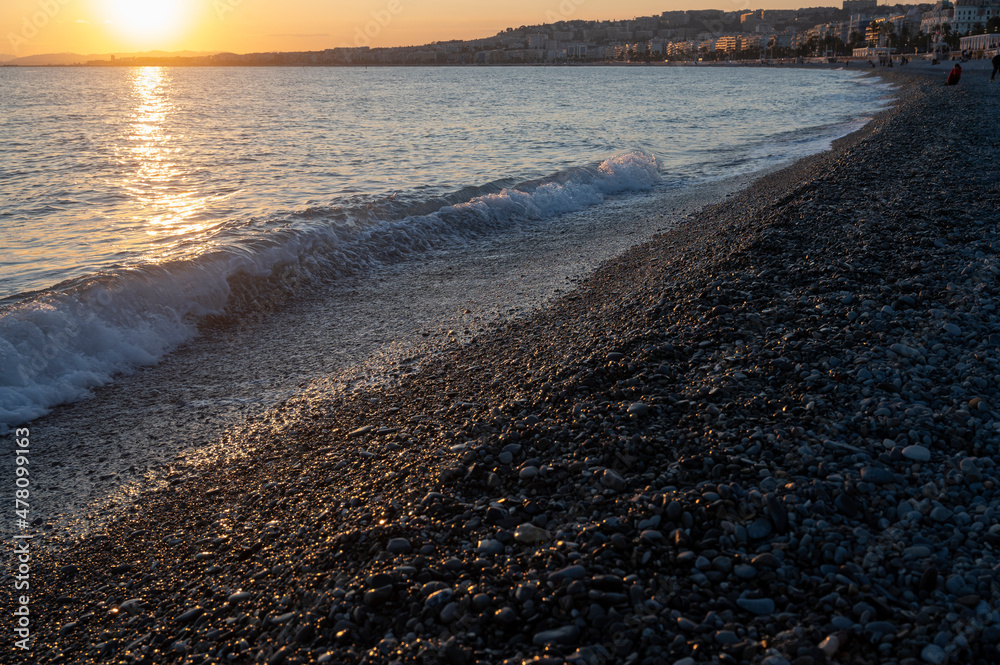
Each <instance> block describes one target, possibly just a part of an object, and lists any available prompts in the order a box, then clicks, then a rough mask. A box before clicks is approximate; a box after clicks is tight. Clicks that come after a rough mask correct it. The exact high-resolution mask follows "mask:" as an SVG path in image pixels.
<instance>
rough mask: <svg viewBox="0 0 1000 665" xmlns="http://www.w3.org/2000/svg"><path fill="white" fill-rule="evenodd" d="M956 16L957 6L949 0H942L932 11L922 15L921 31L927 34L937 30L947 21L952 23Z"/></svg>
mask: <svg viewBox="0 0 1000 665" xmlns="http://www.w3.org/2000/svg"><path fill="white" fill-rule="evenodd" d="M954 18H955V8H954V6H953V5H952V4H951V3H950V2H948V0H942V1H941V2H938V3H937V4H936V5H934V8H933V9H931V10H930V11H927V12H924V13H923V14H921V16H920V31H921V32H923V33H924V34H925V35H929V34H931V33H932V32H937V31H938V30H939V29H940V28H941V26H942V25H944V24H945V23H951V22H952V20H954Z"/></svg>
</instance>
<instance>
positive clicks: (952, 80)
mask: <svg viewBox="0 0 1000 665" xmlns="http://www.w3.org/2000/svg"><path fill="white" fill-rule="evenodd" d="M960 78H962V65H960V64H958V63H957V62H956V63H955V66H954V67H952V69H951V71H950V72H949V73H948V80H947V81H945V82H944V84H945V85H958V79H960Z"/></svg>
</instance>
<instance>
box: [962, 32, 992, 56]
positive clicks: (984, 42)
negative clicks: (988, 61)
mask: <svg viewBox="0 0 1000 665" xmlns="http://www.w3.org/2000/svg"><path fill="white" fill-rule="evenodd" d="M959 48H960V49H962V50H963V51H965V50H969V51H983V52H984V53H985V54H986V55H987V56H990V55H996V54H997V53H1000V33H993V34H992V35H971V36H969V37H962V39H961V40H959Z"/></svg>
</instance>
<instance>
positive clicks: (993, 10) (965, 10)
mask: <svg viewBox="0 0 1000 665" xmlns="http://www.w3.org/2000/svg"><path fill="white" fill-rule="evenodd" d="M954 12H955V13H954V16H953V18H952V22H951V31H952V32H956V33H958V34H960V35H964V34H967V33H969V32H971V31H972V30H975V29H977V28H978V29H984V28H986V24H987V23H988V22H989V20H990V19H991V18H993V17H995V16H1000V0H956V2H955V9H954Z"/></svg>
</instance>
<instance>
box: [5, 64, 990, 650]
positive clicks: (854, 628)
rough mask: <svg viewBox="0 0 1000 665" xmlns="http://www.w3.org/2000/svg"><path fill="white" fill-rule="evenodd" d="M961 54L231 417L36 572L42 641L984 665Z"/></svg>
mask: <svg viewBox="0 0 1000 665" xmlns="http://www.w3.org/2000/svg"><path fill="white" fill-rule="evenodd" d="M970 64H971V65H973V66H970V67H968V68H967V69H966V72H965V74H964V75H963V78H962V81H961V83H960V85H958V86H956V87H951V88H945V87H944V86H943V85H942V84H943V81H944V77H945V76H946V74H947V70H948V68H950V64H949V63H943V64H942V65H939V66H937V67H934V68H932V67H931V66H930V65H924V64H919V65H918V64H916V63H914V64H913V65H911V66H909V67H904V68H893V69H892V70H883V69H880V70H879V71H878V73H879V74H883V75H887V76H889V75H891V77H892V78H891V79H890V80H892V81H893V82H895V83H896V84H897V85H899V86H900V91H899V94H900V100H899V103H898V104H897V105H896V106H895V108H893V109H891V110H889V111H886V112H884V113H882V114H880V115H879V116H878V117H877V118H876V119H875V120H874V121H873V122H872V123H870V124H869V125H868V127H866V128H865V129H864V130H862V131H861V132H859V133H857V134H854V135H852V136H850V137H847V138H846V139H843V140H841V141H840V142H838V144H837V145H836V147H835V149H834V150H833V151H831V152H828V153H825V154H822V155H818V156H815V157H812V158H809V159H807V160H804V161H803V162H800V163H799V164H797V165H795V166H793V167H791V168H788V169H786V170H784V171H781V172H779V173H776V174H773V175H770V176H767V177H765V178H764V179H762V180H760V181H758V182H757V183H756V184H755V185H754V186H753V187H751V188H750V189H748V190H746V191H744V192H742V193H740V194H738V195H735V196H733V197H730V198H728V199H727V200H726V201H724V202H722V203H720V204H718V205H716V206H713V207H709V208H707V209H705V210H702V211H700V212H699V213H698V214H696V215H694V216H693V217H691V218H689V219H686V220H679V224H678V226H677V227H676V228H675V229H674V230H672V231H670V232H668V233H666V234H664V235H663V236H661V237H659V238H657V239H655V240H654V241H652V242H650V243H647V244H645V245H643V246H640V247H638V248H636V249H634V250H632V251H629V252H628V253H627V254H625V255H624V256H622V257H620V258H619V259H617V260H615V261H612V262H610V263H608V264H606V265H605V266H604V267H602V268H601V269H599V270H598V271H596V272H595V273H594V274H593V275H592V276H590V277H589V278H588V279H587V280H586V281H585V282H583V283H582V284H581V285H580V286H579V288H578V289H576V290H575V291H573V292H572V293H570V294H567V295H566V296H564V297H562V298H561V299H559V300H558V301H556V302H554V303H552V304H551V305H549V306H547V307H545V308H543V309H542V310H540V311H538V312H537V313H535V314H533V315H531V316H530V317H529V318H527V319H524V320H520V321H515V322H513V323H511V324H509V325H507V326H506V327H504V328H503V329H500V330H495V331H491V332H489V333H486V334H483V335H481V336H479V337H477V338H476V339H475V340H474V341H473V342H471V343H470V344H468V345H466V346H465V347H463V348H462V349H461V350H458V351H454V352H449V353H447V354H445V355H443V356H442V357H441V359H440V362H435V363H428V364H427V365H426V366H425V367H424V368H423V369H422V370H421V371H420V372H418V373H417V374H416V375H414V376H412V377H409V378H406V379H403V380H402V381H401V383H399V384H398V385H391V386H384V387H381V388H375V389H371V390H367V391H361V392H358V393H355V394H354V395H353V396H350V397H345V398H337V399H336V400H330V401H324V400H315V399H312V400H306V399H299V400H294V399H293V400H291V401H290V402H289V403H288V404H286V405H284V406H283V407H281V408H279V409H277V410H276V411H275V412H274V413H273V414H271V417H270V418H268V419H262V420H260V421H258V422H257V423H255V424H253V425H251V426H249V427H248V428H247V429H246V430H243V431H238V432H233V433H232V435H231V439H232V444H233V445H234V446H235V445H237V444H239V445H241V446H242V447H243V449H244V450H249V451H251V454H249V455H247V456H245V457H241V458H238V459H234V460H230V461H227V462H224V463H220V464H218V465H217V466H212V465H208V466H206V467H204V468H200V469H198V470H197V472H196V473H194V472H193V473H191V474H189V478H190V479H189V480H188V482H185V483H183V484H179V485H176V486H173V487H170V488H168V489H166V490H159V491H151V492H147V493H146V494H145V495H143V496H141V498H140V500H139V501H138V502H137V504H136V506H135V510H134V511H127V512H125V513H124V514H123V515H122V516H120V517H119V518H117V519H115V520H113V521H112V522H111V523H110V524H109V526H108V527H107V530H106V533H105V534H104V535H105V537H101V538H98V537H91V538H88V539H86V540H84V541H82V542H80V543H76V544H73V545H71V546H69V547H67V548H66V549H65V551H62V552H56V553H53V554H52V555H51V556H49V557H48V558H46V559H45V560H42V561H37V562H33V564H34V565H33V570H32V574H33V576H37V579H38V580H40V584H41V585H42V588H41V589H40V590H39V592H38V593H39V595H38V596H35V597H34V598H33V601H32V602H33V604H32V612H37V614H38V615H39V616H40V617H41V619H40V620H41V621H42V622H43V626H44V629H43V630H42V631H41V632H40V633H39V634H38V637H37V641H36V642H35V645H34V651H33V652H32V654H31V658H32V660H31V662H33V663H84V662H122V663H129V662H135V663H147V662H148V663H169V662H177V663H181V662H184V663H199V664H200V663H209V662H212V663H215V662H256V663H272V664H275V665H278V664H282V663H284V664H285V665H289V664H291V663H311V662H328V663H354V662H362V661H363V662H366V663H383V662H384V663H389V662H421V663H441V662H444V663H455V664H462V663H474V662H483V663H501V662H510V663H521V662H522V661H523V660H526V659H530V658H533V657H535V656H544V658H545V660H542V661H539V662H551V663H561V662H570V663H650V664H652V663H685V664H687V663H700V662H706V663H707V662H726V663H762V662H763V663H768V664H769V665H779V664H781V663H797V664H799V665H806V664H807V663H815V664H819V663H824V662H828V663H838V662H839V663H851V664H855V665H856V664H861V663H883V664H884V663H899V664H907V665H911V664H916V663H924V662H925V663H944V662H951V663H966V664H974V663H983V664H985V663H996V662H998V660H1000V654H998V651H997V646H998V644H1000V606H998V598H1000V589H998V575H1000V568H998V564H1000V561H998V558H997V551H998V548H1000V526H998V517H1000V490H998V487H997V485H998V483H1000V473H998V470H997V466H996V460H997V459H998V454H1000V450H998V446H1000V443H998V441H1000V434H998V430H1000V404H998V403H997V399H998V398H997V394H998V390H1000V318H998V311H997V306H998V294H1000V282H998V275H1000V234H998V223H1000V215H998V212H997V211H998V210H1000V190H998V188H997V182H1000V178H998V168H997V150H998V144H997V137H998V136H1000V104H998V102H1000V84H994V85H992V86H990V85H988V83H987V78H988V71H987V72H986V73H983V71H982V70H981V69H980V68H979V67H978V65H976V64H975V63H970ZM925 71H932V72H933V74H931V75H929V76H928V75H925V74H922V72H925ZM890 73H891V74H890ZM33 579H35V578H33ZM33 584H34V582H33ZM9 657H11V652H9V651H8V652H5V653H4V655H3V656H2V657H0V659H4V662H9V661H8V660H6V659H7V658H9ZM713 659H716V660H713Z"/></svg>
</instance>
